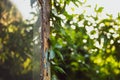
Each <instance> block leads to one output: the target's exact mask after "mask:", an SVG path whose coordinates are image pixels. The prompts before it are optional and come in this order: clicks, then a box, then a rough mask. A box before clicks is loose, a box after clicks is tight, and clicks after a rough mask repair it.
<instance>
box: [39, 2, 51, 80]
mask: <svg viewBox="0 0 120 80" xmlns="http://www.w3.org/2000/svg"><path fill="white" fill-rule="evenodd" d="M39 3H40V5H41V14H40V17H41V53H40V80H51V75H50V63H49V61H48V50H49V42H48V40H49V35H50V10H51V1H50V0H39Z"/></svg>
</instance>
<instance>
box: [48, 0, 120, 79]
mask: <svg viewBox="0 0 120 80" xmlns="http://www.w3.org/2000/svg"><path fill="white" fill-rule="evenodd" d="M57 1H58V2H57ZM57 1H56V0H55V1H53V3H52V13H51V14H52V16H51V20H52V21H51V22H52V25H51V37H50V38H51V42H52V48H53V51H54V53H55V54H56V55H55V58H54V59H53V61H52V64H53V65H58V66H61V67H62V68H63V69H64V71H65V72H66V74H67V75H68V76H67V75H65V74H61V73H57V72H56V71H55V72H54V68H55V67H54V66H53V67H52V73H54V74H55V75H57V77H58V78H59V79H60V80H71V79H75V80H108V79H110V80H116V79H119V76H118V75H120V71H119V68H120V66H119V65H120V63H119V58H120V55H119V52H120V51H119V50H118V48H120V46H119V44H120V42H119V40H120V33H119V30H120V24H119V15H118V17H117V18H115V19H114V18H113V17H112V15H109V14H106V16H107V18H102V19H101V18H100V15H101V14H103V13H102V12H103V10H104V7H98V6H97V5H96V6H95V8H94V11H95V12H94V13H95V14H94V15H92V14H91V15H89V14H86V11H85V10H83V13H79V14H78V13H74V12H75V9H76V8H77V7H80V6H81V7H82V6H83V5H84V4H85V2H83V3H80V1H79V0H71V1H70V0H67V1H64V0H63V1H61V0H57ZM64 4H66V5H65V7H63V6H64ZM69 4H75V5H74V6H73V5H72V7H71V6H70V8H69V11H68V10H67V6H69ZM56 5H59V6H56ZM60 5H63V6H60ZM78 5H79V6H78ZM74 7H76V8H74ZM86 7H87V8H91V7H88V6H86ZM61 10H64V11H63V12H62V13H60V12H61ZM58 53H59V55H58ZM60 56H61V57H62V58H60Z"/></svg>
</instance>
